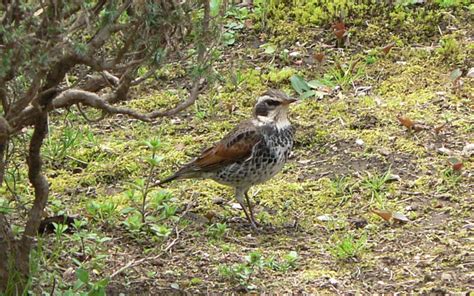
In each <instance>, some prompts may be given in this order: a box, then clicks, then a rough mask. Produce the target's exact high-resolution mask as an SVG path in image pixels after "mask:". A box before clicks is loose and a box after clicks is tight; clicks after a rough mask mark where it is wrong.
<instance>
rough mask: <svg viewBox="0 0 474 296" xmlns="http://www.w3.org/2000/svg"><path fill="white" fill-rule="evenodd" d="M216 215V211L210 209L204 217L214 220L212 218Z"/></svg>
mask: <svg viewBox="0 0 474 296" xmlns="http://www.w3.org/2000/svg"><path fill="white" fill-rule="evenodd" d="M215 216H216V213H214V212H213V211H208V212H206V214H205V215H204V217H206V218H207V220H209V222H212V219H213V218H214V217H215Z"/></svg>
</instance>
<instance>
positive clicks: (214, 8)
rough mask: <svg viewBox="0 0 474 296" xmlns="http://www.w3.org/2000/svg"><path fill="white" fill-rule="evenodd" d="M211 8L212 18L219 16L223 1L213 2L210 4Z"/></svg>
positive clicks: (213, 0) (216, 0) (212, 0)
mask: <svg viewBox="0 0 474 296" xmlns="http://www.w3.org/2000/svg"><path fill="white" fill-rule="evenodd" d="M209 6H210V8H211V16H217V15H218V14H219V8H220V6H221V0H211V1H210V2H209Z"/></svg>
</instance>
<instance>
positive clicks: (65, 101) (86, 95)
mask: <svg viewBox="0 0 474 296" xmlns="http://www.w3.org/2000/svg"><path fill="white" fill-rule="evenodd" d="M79 103H80V104H82V105H86V106H90V107H93V108H97V109H100V110H103V111H105V112H106V113H109V114H124V115H128V116H130V117H132V118H135V119H138V120H142V121H150V118H149V116H147V115H144V114H140V113H138V112H137V111H135V110H132V109H129V108H123V107H114V106H112V105H110V104H109V103H108V102H107V101H106V100H105V99H103V98H101V97H100V96H98V95H97V94H95V93H92V92H87V91H83V90H77V89H70V90H67V91H65V92H63V93H61V94H60V95H59V96H58V97H57V98H56V99H54V100H53V104H52V106H53V108H54V109H58V108H66V107H69V106H72V105H74V104H79Z"/></svg>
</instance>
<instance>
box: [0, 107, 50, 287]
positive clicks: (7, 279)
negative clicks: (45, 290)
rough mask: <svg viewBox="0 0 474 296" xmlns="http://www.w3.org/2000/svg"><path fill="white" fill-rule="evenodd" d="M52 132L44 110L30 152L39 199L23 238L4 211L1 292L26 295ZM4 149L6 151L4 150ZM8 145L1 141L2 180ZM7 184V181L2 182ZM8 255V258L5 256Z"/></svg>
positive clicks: (0, 237) (44, 194)
mask: <svg viewBox="0 0 474 296" xmlns="http://www.w3.org/2000/svg"><path fill="white" fill-rule="evenodd" d="M47 132H48V113H47V112H46V111H44V112H42V113H41V115H40V116H38V117H37V119H36V122H35V125H34V132H33V135H32V137H31V141H30V148H29V153H28V159H27V163H28V178H29V180H30V183H31V185H32V186H33V188H34V192H35V199H34V202H33V207H32V208H31V210H30V212H29V214H28V221H27V222H26V227H25V231H24V232H23V235H22V237H21V239H20V240H17V241H16V240H15V239H14V237H13V234H12V233H11V228H10V225H9V223H8V220H7V219H6V217H5V215H3V214H1V213H0V258H2V260H0V291H4V293H5V294H6V295H10V294H13V295H17V294H20V295H21V294H23V293H24V292H25V289H26V288H27V283H28V278H29V271H30V251H31V248H32V246H33V243H34V241H35V237H36V234H37V231H38V227H39V225H40V223H41V218H42V215H43V210H44V208H45V207H46V203H47V201H48V194H49V184H48V182H47V180H46V178H45V177H44V176H43V175H42V174H41V168H42V160H41V146H42V145H43V140H44V138H45V137H46V134H47ZM2 149H3V150H2ZM4 150H5V145H2V144H0V153H1V156H2V159H1V165H0V178H1V179H0V181H3V175H4V170H5V160H4V157H3V156H4V152H5V151H4ZM2 183H3V182H2ZM3 258H4V259H3Z"/></svg>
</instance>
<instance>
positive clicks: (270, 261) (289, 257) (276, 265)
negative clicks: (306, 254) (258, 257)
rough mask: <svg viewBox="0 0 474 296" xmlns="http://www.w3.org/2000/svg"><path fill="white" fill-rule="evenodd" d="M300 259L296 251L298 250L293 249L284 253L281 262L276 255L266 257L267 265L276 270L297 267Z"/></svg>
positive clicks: (283, 270) (284, 270) (285, 270)
mask: <svg viewBox="0 0 474 296" xmlns="http://www.w3.org/2000/svg"><path fill="white" fill-rule="evenodd" d="M298 259H299V256H298V253H296V251H291V252H289V253H288V254H286V255H284V256H283V260H282V261H280V262H279V261H277V260H276V259H275V257H269V258H267V259H265V266H266V267H268V268H270V269H272V270H275V271H281V272H287V271H288V270H290V269H294V268H296V267H297V265H298Z"/></svg>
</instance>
